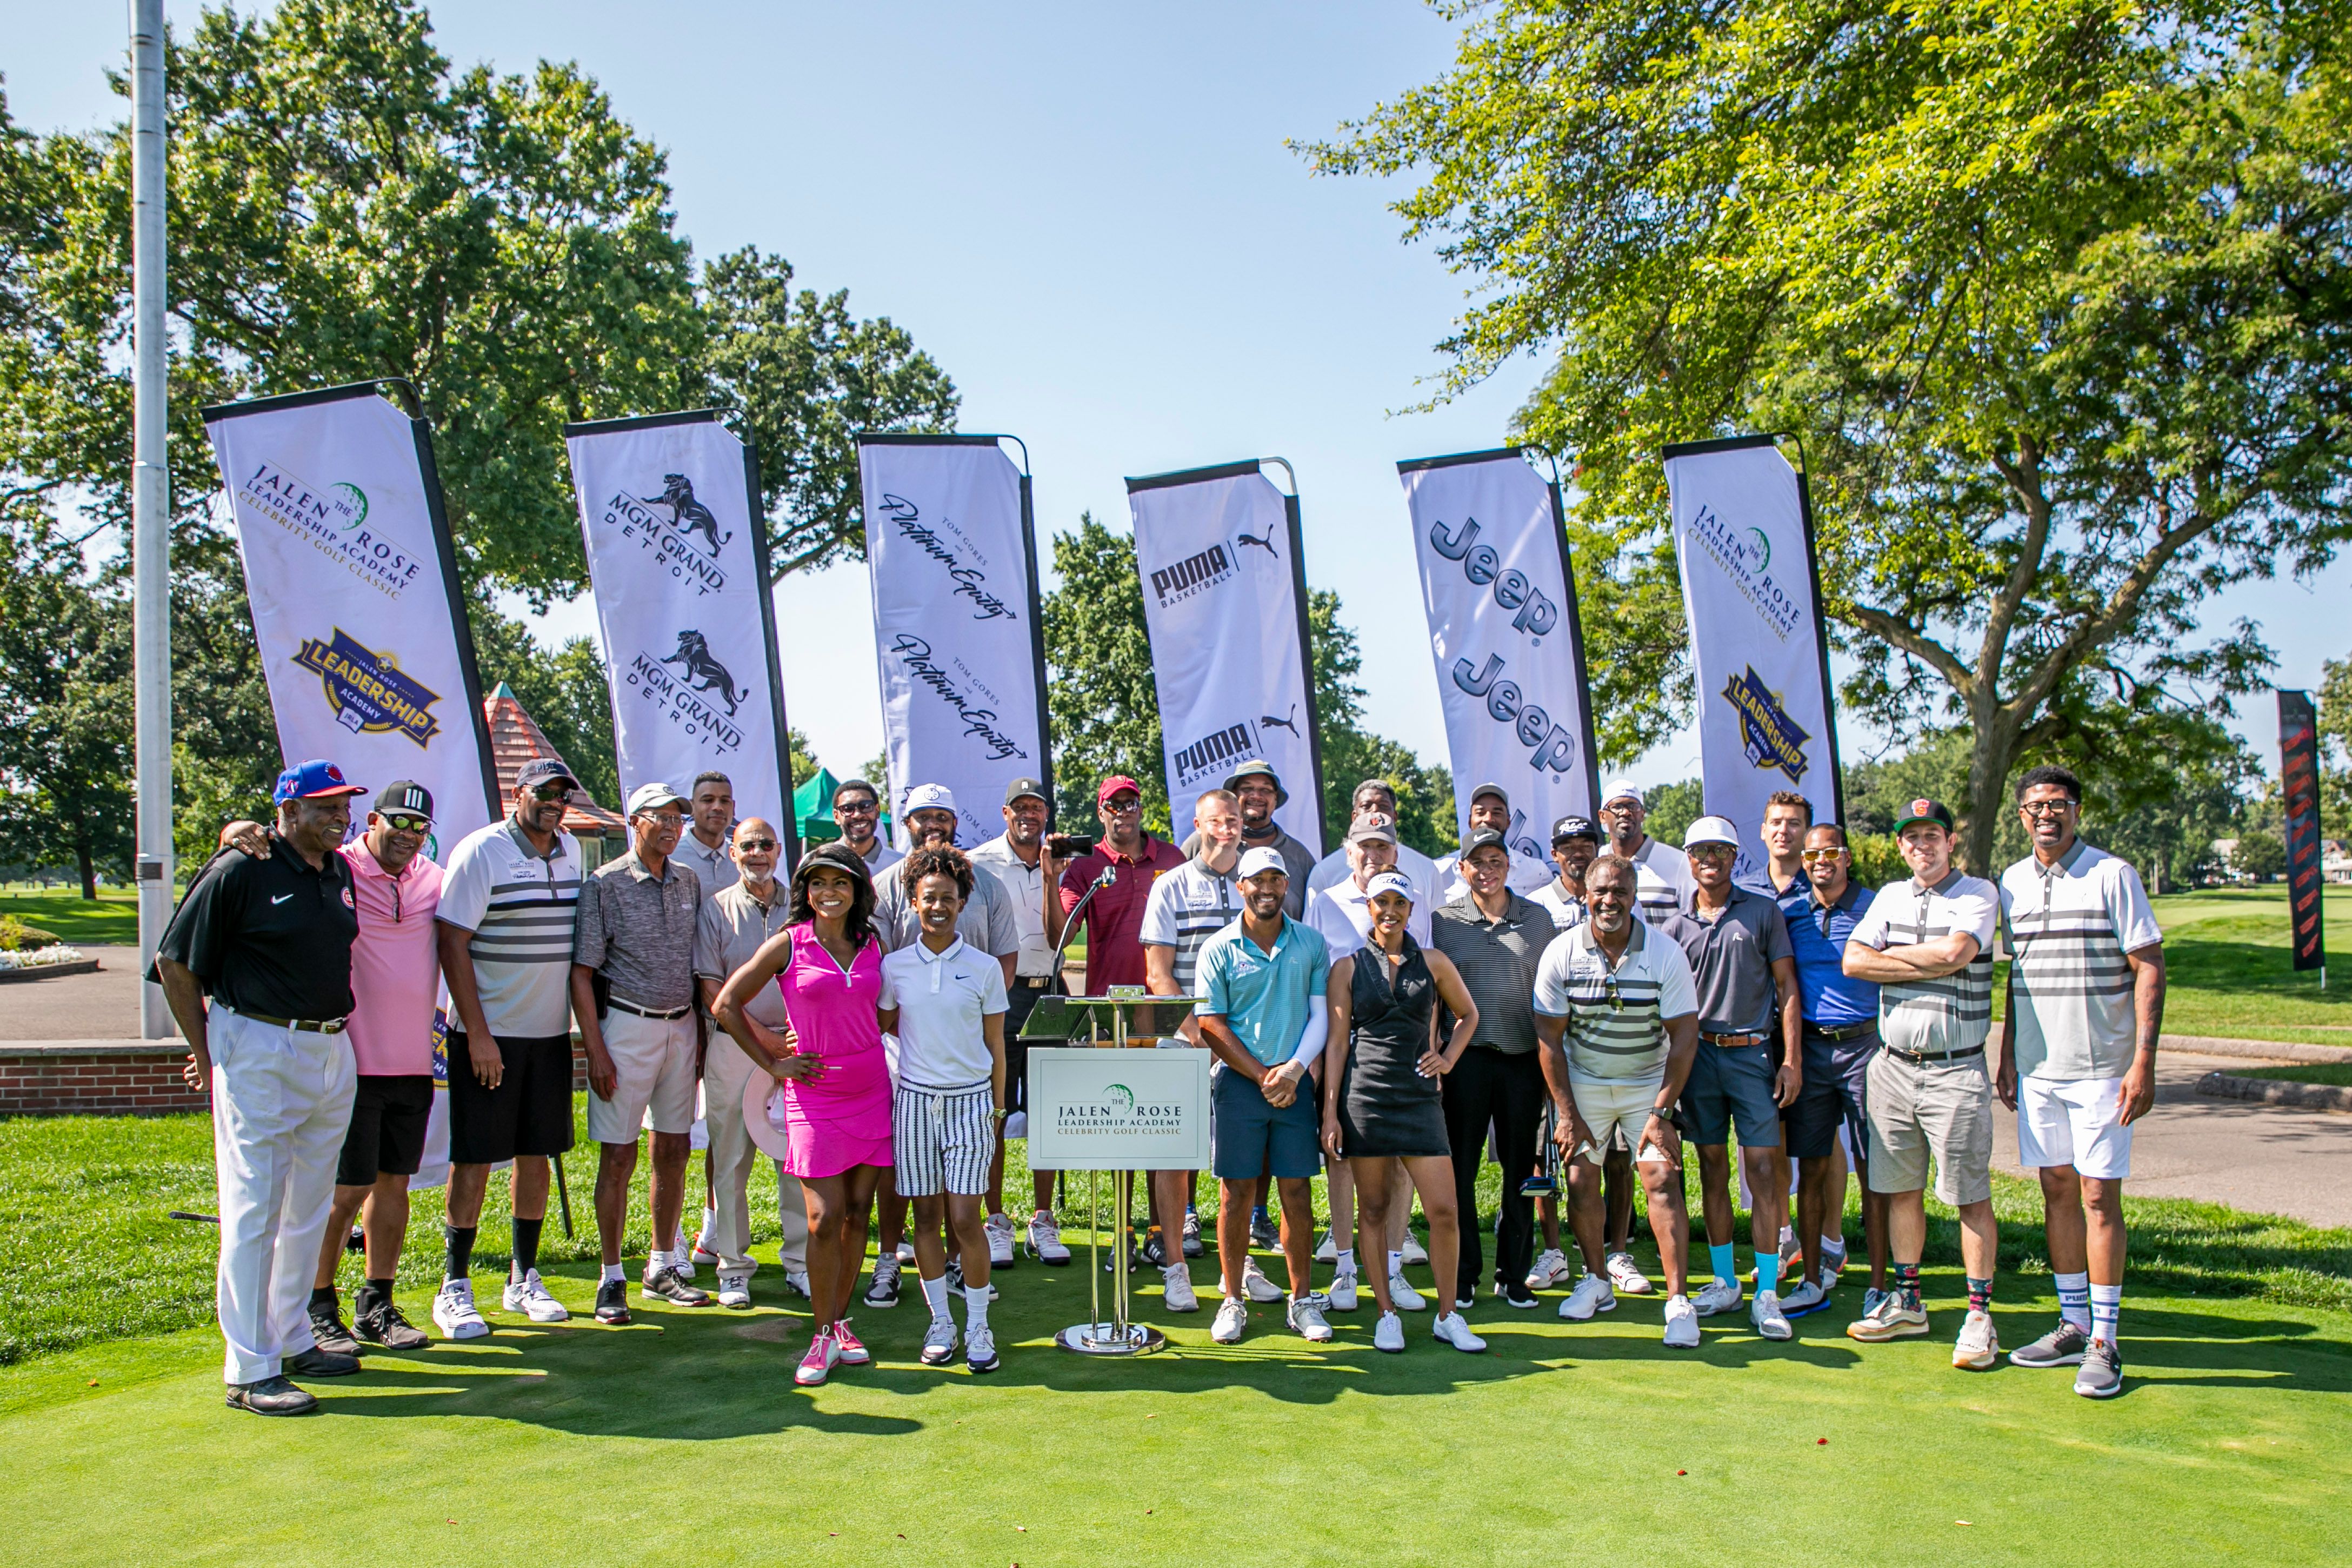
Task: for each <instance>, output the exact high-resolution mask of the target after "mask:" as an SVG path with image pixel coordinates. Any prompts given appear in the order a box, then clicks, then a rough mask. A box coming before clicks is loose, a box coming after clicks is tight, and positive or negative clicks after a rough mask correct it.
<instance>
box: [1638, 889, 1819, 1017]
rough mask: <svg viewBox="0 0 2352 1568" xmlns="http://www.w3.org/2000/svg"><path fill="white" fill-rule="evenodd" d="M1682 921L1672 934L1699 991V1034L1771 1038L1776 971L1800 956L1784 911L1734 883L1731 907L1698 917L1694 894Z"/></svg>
mask: <svg viewBox="0 0 2352 1568" xmlns="http://www.w3.org/2000/svg"><path fill="white" fill-rule="evenodd" d="M1682 916H1683V923H1682V924H1680V925H1675V926H1673V927H1671V928H1670V929H1671V931H1672V934H1673V936H1675V939H1676V940H1677V941H1679V942H1680V943H1681V944H1682V948H1683V956H1685V957H1686V958H1688V959H1689V960H1690V967H1691V977H1692V979H1693V980H1694V981H1695V982H1696V985H1697V988H1698V1029H1699V1033H1700V1034H1702V1035H1709V1034H1763V1035H1769V1034H1771V1033H1773V1032H1774V1023H1773V1019H1774V1015H1775V1014H1776V1013H1777V1012H1778V1011H1779V992H1778V990H1777V988H1775V987H1774V986H1773V984H1772V966H1773V964H1774V963H1775V962H1776V961H1778V960H1780V959H1782V958H1791V957H1794V956H1796V949H1795V948H1794V947H1792V946H1790V944H1789V917H1788V916H1787V915H1783V914H1781V913H1780V905H1779V904H1775V903H1774V902H1773V901H1772V900H1770V899H1769V898H1767V897H1765V896H1764V895H1763V894H1760V893H1750V892H1749V891H1748V889H1746V888H1744V887H1740V886H1738V885H1737V884H1736V883H1735V884H1734V885H1733V887H1732V889H1731V902H1730V903H1729V904H1726V905H1724V907H1723V908H1722V909H1721V910H1720V911H1719V912H1717V914H1716V915H1714V917H1713V918H1712V919H1710V918H1708V917H1707V916H1706V915H1703V914H1702V913H1700V911H1699V908H1698V897H1697V894H1692V895H1691V897H1690V898H1689V899H1687V900H1685V902H1684V904H1683V911H1682ZM1661 929H1668V928H1666V927H1662V928H1661Z"/></svg>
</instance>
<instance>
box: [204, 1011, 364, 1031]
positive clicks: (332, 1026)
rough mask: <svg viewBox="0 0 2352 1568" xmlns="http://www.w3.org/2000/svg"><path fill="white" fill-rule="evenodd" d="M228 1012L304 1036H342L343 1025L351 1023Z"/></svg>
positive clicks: (343, 1020) (346, 1020) (338, 1020)
mask: <svg viewBox="0 0 2352 1568" xmlns="http://www.w3.org/2000/svg"><path fill="white" fill-rule="evenodd" d="M228 1010H229V1011H231V1012H233V1013H235V1014H236V1016H237V1017H239V1018H241V1019H252V1020H253V1021H254V1022H256V1023H266V1024H275V1025H276V1026H277V1027H278V1028H279V1029H292V1030H301V1031H302V1032H303V1033H304V1034H341V1033H342V1032H343V1025H344V1024H346V1023H348V1022H350V1021H351V1020H350V1019H274V1018H271V1017H270V1016H269V1015H268V1013H249V1012H247V1011H246V1010H245V1009H243V1008H231V1009H228Z"/></svg>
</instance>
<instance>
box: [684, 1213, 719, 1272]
mask: <svg viewBox="0 0 2352 1568" xmlns="http://www.w3.org/2000/svg"><path fill="white" fill-rule="evenodd" d="M718 1222H719V1218H718V1216H716V1215H714V1214H712V1213H711V1212H710V1211H709V1209H707V1208H706V1209H704V1210H703V1211H702V1228H701V1229H699V1230H698V1231H696V1232H695V1233H694V1250H693V1251H692V1252H691V1253H689V1254H688V1259H687V1260H688V1262H692V1263H716V1262H718V1261H719V1254H718V1252H717V1250H716V1249H713V1248H712V1247H711V1245H710V1231H711V1228H712V1227H713V1226H715V1225H717V1224H718ZM691 1278H693V1276H692V1275H688V1279H691Z"/></svg>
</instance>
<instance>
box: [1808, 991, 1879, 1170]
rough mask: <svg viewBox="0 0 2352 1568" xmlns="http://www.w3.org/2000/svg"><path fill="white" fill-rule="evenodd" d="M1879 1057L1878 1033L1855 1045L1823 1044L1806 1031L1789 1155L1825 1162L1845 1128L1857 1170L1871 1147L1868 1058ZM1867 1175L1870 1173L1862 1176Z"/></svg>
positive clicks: (1858, 1038)
mask: <svg viewBox="0 0 2352 1568" xmlns="http://www.w3.org/2000/svg"><path fill="white" fill-rule="evenodd" d="M1877 1054H1878V1031H1877V1030H1868V1031H1866V1032H1864V1033H1863V1034H1860V1035H1857V1036H1856V1037H1854V1038H1853V1039H1852V1040H1825V1039H1823V1038H1822V1036H1821V1035H1819V1034H1816V1033H1815V1032H1813V1030H1811V1028H1810V1027H1809V1028H1807V1030H1805V1086H1804V1087H1803V1088H1802V1089H1801V1090H1800V1091H1798V1093H1797V1103H1795V1104H1793V1105H1791V1106H1790V1107H1789V1111H1788V1128H1789V1153H1790V1155H1793V1156H1795V1157H1796V1158H1798V1159H1801V1160H1825V1159H1827V1158H1829V1156H1830V1150H1831V1149H1832V1147H1834V1146H1835V1145H1836V1143H1837V1134H1838V1128H1839V1126H1840V1125H1841V1124H1843V1126H1844V1127H1845V1128H1846V1130H1847V1132H1848V1134H1850V1135H1851V1138H1852V1141H1853V1154H1854V1161H1855V1169H1856V1170H1857V1171H1860V1170H1861V1167H1862V1165H1863V1164H1864V1162H1865V1161H1866V1160H1867V1157H1868V1150H1869V1147H1870V1137H1869V1127H1870V1122H1869V1108H1868V1106H1867V1104H1866V1103H1865V1101H1866V1100H1867V1097H1868V1096H1867V1087H1868V1082H1869V1077H1870V1059H1871V1058H1872V1057H1874V1056H1875V1055H1877ZM1863 1174H1865V1175H1866V1174H1867V1173H1863Z"/></svg>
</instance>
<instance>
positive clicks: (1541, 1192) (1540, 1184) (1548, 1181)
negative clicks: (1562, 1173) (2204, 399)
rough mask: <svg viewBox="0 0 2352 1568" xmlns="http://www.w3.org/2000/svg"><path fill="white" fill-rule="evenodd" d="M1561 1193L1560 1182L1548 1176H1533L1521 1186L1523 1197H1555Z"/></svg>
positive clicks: (1520, 1191) (1520, 1192)
mask: <svg viewBox="0 0 2352 1568" xmlns="http://www.w3.org/2000/svg"><path fill="white" fill-rule="evenodd" d="M1558 1195H1559V1181H1558V1180H1557V1179H1555V1178H1554V1177H1551V1176H1529V1177H1528V1179H1527V1180H1525V1181H1523V1182H1521V1183H1520V1184H1519V1196H1520V1197H1557V1196H1558Z"/></svg>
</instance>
